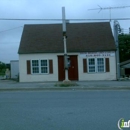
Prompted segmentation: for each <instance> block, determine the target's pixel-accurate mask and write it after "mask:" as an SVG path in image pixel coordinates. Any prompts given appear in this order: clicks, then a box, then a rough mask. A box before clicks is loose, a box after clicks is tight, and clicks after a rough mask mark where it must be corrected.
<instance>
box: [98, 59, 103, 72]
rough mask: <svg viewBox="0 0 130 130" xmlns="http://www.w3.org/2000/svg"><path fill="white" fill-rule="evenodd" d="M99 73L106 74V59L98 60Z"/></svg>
mask: <svg viewBox="0 0 130 130" xmlns="http://www.w3.org/2000/svg"><path fill="white" fill-rule="evenodd" d="M97 71H98V72H104V59H103V58H97Z"/></svg>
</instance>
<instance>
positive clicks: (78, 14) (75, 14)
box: [0, 0, 130, 63]
mask: <svg viewBox="0 0 130 130" xmlns="http://www.w3.org/2000/svg"><path fill="white" fill-rule="evenodd" d="M98 5H99V6H101V7H102V8H106V7H122V6H130V0H106V1H104V0H0V61H2V62H5V63H9V62H10V60H18V54H17V52H18V47H19V44H20V40H21V35H22V31H23V26H24V24H44V23H61V22H60V21H23V20H21V21H16V20H2V19H3V18H9V19H61V18H62V10H61V8H62V7H63V6H64V7H65V10H66V18H67V19H110V10H109V9H106V10H102V11H100V12H99V10H91V11H88V9H94V8H99V6H98ZM111 18H112V19H113V18H130V7H128V8H119V9H111ZM71 22H73V21H71ZM75 22H96V21H75ZM119 23H120V26H121V28H123V29H124V32H125V33H128V32H129V27H130V20H122V21H120V20H119ZM111 25H112V26H113V20H111Z"/></svg>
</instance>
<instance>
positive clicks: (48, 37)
mask: <svg viewBox="0 0 130 130" xmlns="http://www.w3.org/2000/svg"><path fill="white" fill-rule="evenodd" d="M115 51H116V47H115V43H114V38H113V35H112V31H111V27H110V23H108V22H103V23H70V24H67V52H68V56H69V60H70V67H69V70H68V76H69V79H70V80H79V81H84V80H116V60H115ZM18 53H19V72H20V82H37V81H62V80H64V79H65V70H64V46H63V36H62V24H42V25H25V26H24V30H23V34H22V38H21V42H20V46H19V51H18Z"/></svg>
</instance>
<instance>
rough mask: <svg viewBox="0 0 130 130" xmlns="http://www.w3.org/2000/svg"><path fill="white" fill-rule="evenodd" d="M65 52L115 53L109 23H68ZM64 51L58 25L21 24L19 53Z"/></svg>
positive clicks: (59, 25) (60, 26) (60, 29)
mask: <svg viewBox="0 0 130 130" xmlns="http://www.w3.org/2000/svg"><path fill="white" fill-rule="evenodd" d="M66 26H67V52H96V51H115V49H116V47H115V43H114V38H113V35H112V31H111V27H110V23H109V22H101V23H69V24H67V25H66ZM61 52H64V44H63V36H62V24H38V25H25V26H24V30H23V33H22V37H21V42H20V46H19V50H18V53H19V54H29V53H61Z"/></svg>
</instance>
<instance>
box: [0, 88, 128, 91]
mask: <svg viewBox="0 0 130 130" xmlns="http://www.w3.org/2000/svg"><path fill="white" fill-rule="evenodd" d="M40 90H45V91H54V90H55V91H56V90H60V91H62V90H73V91H74V90H130V87H92V88H91V87H82V88H81V87H50V88H0V92H1V91H40Z"/></svg>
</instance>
